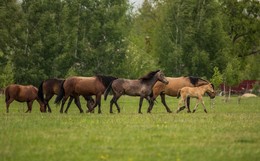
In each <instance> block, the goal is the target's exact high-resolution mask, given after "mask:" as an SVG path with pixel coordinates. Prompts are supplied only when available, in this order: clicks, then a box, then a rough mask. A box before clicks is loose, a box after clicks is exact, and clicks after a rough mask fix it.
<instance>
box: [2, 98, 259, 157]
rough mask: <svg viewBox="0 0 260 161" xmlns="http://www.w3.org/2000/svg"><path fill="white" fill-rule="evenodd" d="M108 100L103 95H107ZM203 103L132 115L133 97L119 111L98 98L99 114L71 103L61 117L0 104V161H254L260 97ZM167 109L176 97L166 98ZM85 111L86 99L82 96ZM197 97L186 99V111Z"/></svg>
mask: <svg viewBox="0 0 260 161" xmlns="http://www.w3.org/2000/svg"><path fill="white" fill-rule="evenodd" d="M110 98H111V97H109V99H108V100H110ZM204 100H205V104H206V107H207V110H208V112H209V113H207V114H206V113H204V111H203V109H202V106H201V105H199V108H198V110H197V111H196V113H194V114H189V113H186V111H182V112H180V113H178V114H176V113H172V114H168V113H166V110H165V109H164V107H163V105H162V104H161V103H160V99H159V98H158V100H157V101H158V102H157V103H156V105H155V107H154V109H153V111H152V114H147V113H146V110H147V106H148V104H147V103H146V102H145V103H144V105H143V113H144V114H138V113H137V110H138V101H139V99H138V98H134V97H127V96H124V97H122V98H121V99H120V100H119V102H118V103H119V105H120V106H121V107H122V110H121V113H120V114H117V113H116V108H115V107H114V109H113V110H114V113H115V114H109V101H106V102H105V101H103V100H102V114H97V112H96V113H95V114H86V113H84V114H80V113H79V110H78V109H77V108H76V106H75V105H74V104H73V105H72V107H71V108H70V109H69V113H68V114H60V113H59V107H56V106H55V105H53V104H52V102H53V100H52V101H51V102H50V103H51V107H52V111H53V112H52V113H40V110H39V105H38V104H37V102H35V103H34V105H33V110H32V113H30V114H28V113H24V111H26V109H27V107H26V104H25V103H24V104H21V103H18V102H14V103H12V104H11V106H10V112H9V113H8V114H6V113H5V104H4V98H3V96H1V98H0V105H1V106H2V108H1V110H0V158H1V160H2V161H5V160H10V161H11V160H19V161H23V160H26V161H28V160H35V161H36V160H44V161H46V160H50V161H51V160H62V161H66V160H127V161H143V160H149V161H150V160H151V161H153V160H154V161H158V160H169V161H170V160H171V161H174V160H176V161H182V160H191V161H194V160H198V161H199V160H200V161H204V160H205V161H206V160H207V161H208V160H213V161H214V160H216V161H220V160H221V161H225V160H228V161H229V160H234V161H240V160H241V161H246V160H248V161H254V160H255V161H256V160H259V159H260V99H259V98H248V99H244V100H242V101H241V103H240V104H238V102H237V97H233V98H232V99H231V101H230V102H228V103H224V102H223V101H222V98H221V97H217V98H216V100H215V105H214V108H210V102H209V98H207V97H205V98H204ZM166 101H167V103H168V105H169V106H170V107H171V109H172V110H173V111H175V110H176V109H177V101H178V100H177V99H176V98H172V97H167V98H166ZM81 104H82V106H83V107H84V108H85V101H83V100H81ZM194 105H195V100H192V105H191V106H192V108H193V107H194Z"/></svg>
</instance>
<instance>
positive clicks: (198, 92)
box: [176, 84, 214, 113]
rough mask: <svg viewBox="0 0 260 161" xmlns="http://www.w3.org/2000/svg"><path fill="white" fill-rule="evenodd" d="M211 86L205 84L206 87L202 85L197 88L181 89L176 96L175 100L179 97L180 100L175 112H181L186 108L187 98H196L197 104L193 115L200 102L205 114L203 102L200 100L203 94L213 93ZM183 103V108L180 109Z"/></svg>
mask: <svg viewBox="0 0 260 161" xmlns="http://www.w3.org/2000/svg"><path fill="white" fill-rule="evenodd" d="M212 87H213V86H212V85H211V84H206V85H202V86H199V87H183V88H181V89H180V90H179V91H178V96H177V98H179V97H180V96H181V100H180V101H179V104H178V107H179V108H178V110H177V111H176V112H177V113H178V112H180V111H181V110H183V109H184V108H185V107H186V108H187V98H188V97H193V98H197V103H196V105H195V107H194V109H193V113H194V112H195V111H196V109H197V107H198V105H199V103H200V102H201V104H202V105H203V107H204V111H205V112H206V113H207V110H206V107H205V104H204V101H203V100H202V97H203V95H204V94H205V92H211V93H214V89H213V88H212ZM182 103H184V105H185V107H184V108H181V107H180V106H181V104H182Z"/></svg>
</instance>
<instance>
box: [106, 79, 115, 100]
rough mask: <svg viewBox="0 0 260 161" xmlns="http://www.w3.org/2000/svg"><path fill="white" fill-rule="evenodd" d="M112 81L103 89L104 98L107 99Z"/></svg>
mask: <svg viewBox="0 0 260 161" xmlns="http://www.w3.org/2000/svg"><path fill="white" fill-rule="evenodd" d="M112 83H113V82H111V83H110V84H109V86H108V87H107V89H106V90H105V92H104V100H107V95H108V93H109V92H110V91H111V89H112Z"/></svg>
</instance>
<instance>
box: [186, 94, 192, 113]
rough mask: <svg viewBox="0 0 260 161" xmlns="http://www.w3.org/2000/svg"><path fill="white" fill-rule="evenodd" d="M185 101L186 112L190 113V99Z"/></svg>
mask: <svg viewBox="0 0 260 161" xmlns="http://www.w3.org/2000/svg"><path fill="white" fill-rule="evenodd" d="M186 101H187V102H186V103H187V109H188V110H187V112H188V113H191V111H190V97H187V100H186Z"/></svg>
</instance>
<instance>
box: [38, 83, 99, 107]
mask: <svg viewBox="0 0 260 161" xmlns="http://www.w3.org/2000/svg"><path fill="white" fill-rule="evenodd" d="M63 81H64V79H56V78H53V79H47V80H44V81H42V83H41V84H40V86H39V90H38V97H39V98H40V99H41V101H42V102H44V104H45V108H44V110H45V111H44V112H46V107H47V108H48V112H51V108H50V105H49V101H50V100H51V99H52V97H53V96H54V95H58V94H59V91H60V87H61V85H62V82H63ZM44 96H45V98H44ZM72 101H73V97H70V99H69V103H68V105H67V108H68V107H69V106H70V104H71V102H72ZM87 102H88V103H87V106H88V108H90V106H91V104H93V103H94V100H93V99H92V97H91V96H90V97H87ZM66 112H67V111H66Z"/></svg>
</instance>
